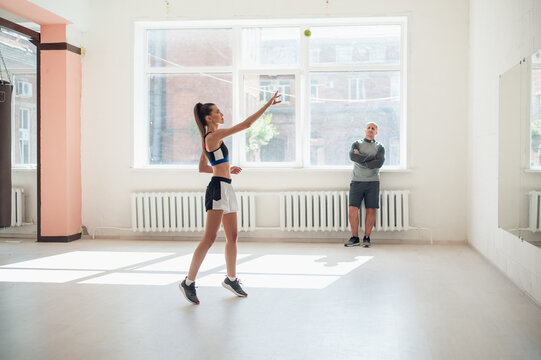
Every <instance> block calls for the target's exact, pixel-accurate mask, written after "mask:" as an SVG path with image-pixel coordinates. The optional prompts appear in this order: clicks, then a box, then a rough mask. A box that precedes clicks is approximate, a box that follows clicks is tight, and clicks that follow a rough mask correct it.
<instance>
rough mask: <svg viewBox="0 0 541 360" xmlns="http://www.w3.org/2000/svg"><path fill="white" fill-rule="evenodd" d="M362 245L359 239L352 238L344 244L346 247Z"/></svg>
mask: <svg viewBox="0 0 541 360" xmlns="http://www.w3.org/2000/svg"><path fill="white" fill-rule="evenodd" d="M359 245H361V240H359V237H357V236H352V237H351V238H350V239H349V240H348V241H346V242H345V243H344V246H346V247H350V246H359Z"/></svg>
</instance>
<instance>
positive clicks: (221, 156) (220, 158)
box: [204, 133, 229, 166]
mask: <svg viewBox="0 0 541 360" xmlns="http://www.w3.org/2000/svg"><path fill="white" fill-rule="evenodd" d="M208 134H210V133H206V134H205V136H204V138H206V137H207V135H208ZM205 153H206V154H207V158H208V159H209V161H210V165H211V166H214V165H218V164H221V163H224V162H229V158H228V156H229V150H228V149H227V146H225V143H224V142H223V140H222V144H221V145H220V147H219V148H218V149H216V150H214V151H210V152H209V151H207V145H206V143H205Z"/></svg>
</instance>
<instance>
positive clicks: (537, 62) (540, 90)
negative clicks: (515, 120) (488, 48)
mask: <svg viewBox="0 0 541 360" xmlns="http://www.w3.org/2000/svg"><path fill="white" fill-rule="evenodd" d="M531 64H532V65H531V66H532V72H531V74H532V75H531V76H532V78H531V79H532V87H531V94H532V97H531V100H530V104H531V105H530V106H531V116H530V121H531V122H530V132H531V138H530V168H531V169H535V170H541V50H540V51H538V52H536V53H535V54H533V55H532V62H531Z"/></svg>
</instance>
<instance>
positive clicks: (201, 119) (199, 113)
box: [193, 102, 214, 150]
mask: <svg viewBox="0 0 541 360" xmlns="http://www.w3.org/2000/svg"><path fill="white" fill-rule="evenodd" d="M212 106H214V104H211V103H206V104H201V103H200V102H198V103H197V104H195V106H194V108H193V116H194V118H195V123H196V124H197V128H198V129H199V133H200V134H201V144H203V142H204V140H205V133H206V127H207V120H206V116H207V115H210V113H211V111H212ZM203 150H204V147H203Z"/></svg>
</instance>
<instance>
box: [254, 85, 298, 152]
mask: <svg viewBox="0 0 541 360" xmlns="http://www.w3.org/2000/svg"><path fill="white" fill-rule="evenodd" d="M276 90H278V91H280V93H281V94H282V100H283V101H282V103H280V104H277V105H274V106H272V107H271V108H269V109H268V110H267V111H266V112H265V114H264V115H263V116H261V118H259V120H257V121H256V122H255V123H254V124H253V125H252V126H251V127H250V128H249V129H248V130H247V131H246V132H245V134H244V135H245V141H246V160H247V161H248V162H255V163H259V162H293V161H295V160H296V154H295V149H296V129H295V126H296V125H295V117H296V114H295V97H294V96H295V76H294V75H279V76H268V75H247V76H245V77H244V98H245V101H246V107H245V113H246V114H247V115H251V114H253V113H255V112H256V111H257V110H258V109H259V108H260V107H261V106H262V105H263V104H265V102H267V101H268V100H269V99H270V98H271V96H272V95H273V94H274V92H275V91H276Z"/></svg>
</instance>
